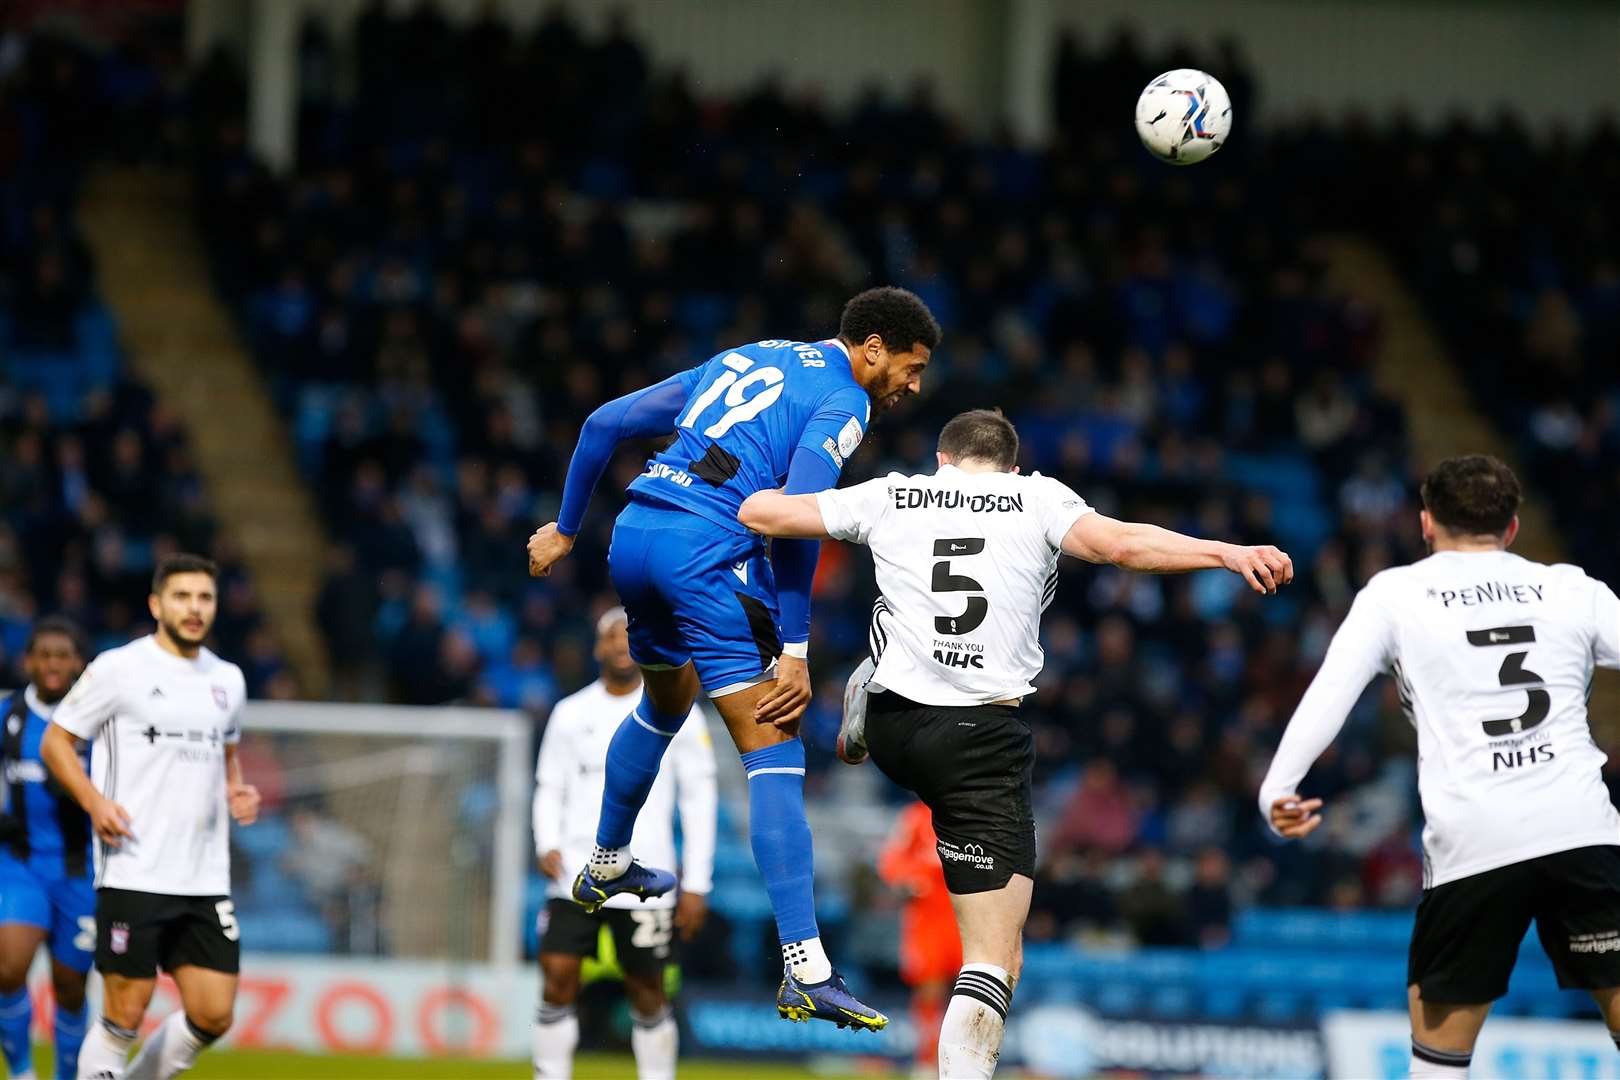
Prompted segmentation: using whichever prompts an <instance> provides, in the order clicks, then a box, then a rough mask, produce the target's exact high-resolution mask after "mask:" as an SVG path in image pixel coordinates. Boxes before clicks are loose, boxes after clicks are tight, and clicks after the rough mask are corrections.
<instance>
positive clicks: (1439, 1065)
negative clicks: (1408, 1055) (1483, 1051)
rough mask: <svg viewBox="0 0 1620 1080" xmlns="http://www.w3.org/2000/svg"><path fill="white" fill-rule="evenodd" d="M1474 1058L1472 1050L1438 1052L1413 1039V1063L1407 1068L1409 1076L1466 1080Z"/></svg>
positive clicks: (1443, 1079)
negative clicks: (1470, 1063)
mask: <svg viewBox="0 0 1620 1080" xmlns="http://www.w3.org/2000/svg"><path fill="white" fill-rule="evenodd" d="M1473 1058H1474V1052H1473V1051H1472V1050H1436V1049H1435V1048H1434V1047H1432V1046H1424V1045H1423V1044H1422V1043H1420V1042H1418V1041H1417V1040H1416V1039H1413V1040H1412V1062H1411V1064H1410V1065H1408V1066H1407V1075H1408V1076H1413V1077H1426V1078H1429V1080H1464V1078H1465V1077H1467V1075H1468V1063H1469V1062H1470V1061H1472V1060H1473Z"/></svg>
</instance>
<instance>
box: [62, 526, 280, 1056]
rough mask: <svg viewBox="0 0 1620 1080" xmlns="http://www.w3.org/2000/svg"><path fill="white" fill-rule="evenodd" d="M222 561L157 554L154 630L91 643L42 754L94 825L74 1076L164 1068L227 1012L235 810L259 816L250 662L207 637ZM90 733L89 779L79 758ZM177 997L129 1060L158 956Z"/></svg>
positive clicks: (218, 1026)
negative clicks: (92, 917)
mask: <svg viewBox="0 0 1620 1080" xmlns="http://www.w3.org/2000/svg"><path fill="white" fill-rule="evenodd" d="M218 580H219V571H218V568H217V567H215V565H214V564H213V563H212V562H211V561H209V560H207V559H204V558H202V557H201V556H197V555H171V556H169V557H167V558H165V559H164V560H162V562H160V563H159V564H158V567H157V571H156V573H154V574H153V578H152V595H151V596H150V598H149V599H148V601H147V603H148V607H149V608H150V609H151V613H152V618H153V620H154V621H156V623H157V631H156V632H155V633H153V634H152V635H150V636H148V637H143V638H138V639H136V640H135V641H132V642H130V643H129V644H128V645H124V646H121V647H119V648H117V649H110V650H108V651H107V652H104V653H102V654H101V655H100V656H98V657H97V658H96V659H95V660H94V661H93V662H92V663H91V664H90V666H89V667H88V668H86V669H85V672H84V674H83V675H81V676H80V677H79V681H78V682H77V683H75V684H74V686H73V689H72V690H71V691H70V692H69V693H68V695H67V697H65V698H63V699H62V703H61V704H60V705H58V706H57V708H56V713H55V715H54V716H52V718H51V727H50V729H49V730H48V731H47V732H46V733H45V738H44V740H43V744H42V746H41V748H40V756H41V757H42V758H43V759H44V761H45V764H46V766H47V767H48V768H49V769H50V770H51V773H52V774H53V775H54V776H55V777H56V779H57V780H58V781H59V782H60V783H61V784H62V786H63V787H65V788H67V790H68V793H69V794H70V795H72V796H73V798H74V799H76V800H77V801H78V803H79V805H80V806H82V807H84V809H85V812H86V813H88V814H89V815H90V824H91V827H92V828H93V830H94V832H95V838H96V845H95V849H96V850H95V863H96V970H98V971H100V972H101V979H102V1007H101V1011H102V1017H101V1022H100V1023H98V1024H95V1025H93V1026H92V1028H91V1030H90V1033H89V1034H88V1035H87V1036H86V1038H85V1041H84V1048H83V1049H82V1050H81V1051H80V1052H79V1077H80V1080H123V1078H124V1077H125V1076H128V1077H129V1078H130V1080H154V1078H159V1080H167V1078H168V1077H172V1076H178V1075H179V1074H180V1073H182V1072H184V1071H186V1070H187V1069H189V1068H190V1067H191V1066H192V1064H193V1063H194V1062H195V1061H196V1059H197V1054H198V1052H200V1051H201V1050H202V1049H203V1048H204V1047H206V1046H208V1045H209V1044H210V1043H212V1042H213V1041H214V1040H215V1039H217V1038H219V1037H220V1036H221V1035H223V1034H225V1032H226V1030H227V1029H228V1028H229V1027H230V1026H231V1016H232V1013H233V1012H234V1010H235V1006H236V980H237V971H238V967H239V961H240V951H241V944H240V938H241V932H240V930H239V928H238V926H237V922H236V912H235V908H234V907H233V906H232V904H231V897H230V891H231V861H230V837H229V831H230V819H231V818H235V819H236V821H238V822H239V823H241V824H243V825H247V824H251V823H252V822H253V820H254V819H255V818H256V817H257V816H258V811H259V793H258V791H257V790H256V789H255V788H254V787H253V786H252V785H251V784H247V783H245V782H243V780H242V767H241V762H240V761H239V760H238V758H237V753H236V744H237V742H238V740H239V738H240V733H241V715H242V703H243V701H244V699H245V698H246V696H247V694H246V688H245V686H244V683H243V680H242V670H241V669H240V668H238V667H237V666H236V665H235V664H232V663H229V662H227V661H225V660H221V659H220V658H219V657H217V656H215V655H214V654H213V653H212V652H210V651H209V650H208V649H206V648H204V647H203V642H204V641H205V640H207V638H208V631H209V629H210V628H211V627H212V626H213V623H214V612H215V610H216V606H217V596H218V589H217V586H216V582H217V581H218ZM83 742H90V743H91V744H92V747H91V770H92V772H93V773H94V776H95V778H94V780H92V779H91V777H90V776H89V775H87V774H86V773H85V771H84V765H83V764H82V763H81V762H80V760H79V750H78V748H79V746H80V745H81V744H82V743H83ZM160 967H161V968H162V969H163V970H164V971H166V972H168V973H169V974H170V975H171V976H173V977H174V981H175V983H176V984H177V985H178V986H179V988H180V1002H181V1008H180V1009H179V1010H178V1011H176V1012H175V1013H174V1014H172V1015H171V1016H169V1017H168V1018H167V1019H166V1020H164V1021H163V1023H162V1024H161V1025H160V1026H159V1027H158V1029H157V1030H156V1031H155V1032H153V1033H152V1035H151V1037H149V1038H148V1039H147V1040H146V1044H145V1045H144V1046H142V1047H141V1052H140V1054H139V1055H138V1056H137V1057H136V1058H135V1061H134V1062H133V1063H131V1064H129V1066H128V1071H127V1072H126V1071H125V1062H126V1059H127V1058H128V1056H129V1050H130V1047H131V1046H132V1045H133V1044H134V1041H135V1037H136V1033H137V1032H138V1031H139V1029H140V1026H141V1020H142V1018H143V1017H144V1016H145V1015H146V1007H147V1005H148V1004H149V1003H150V1002H151V1000H152V990H153V988H154V987H155V985H156V981H157V972H158V968H160Z"/></svg>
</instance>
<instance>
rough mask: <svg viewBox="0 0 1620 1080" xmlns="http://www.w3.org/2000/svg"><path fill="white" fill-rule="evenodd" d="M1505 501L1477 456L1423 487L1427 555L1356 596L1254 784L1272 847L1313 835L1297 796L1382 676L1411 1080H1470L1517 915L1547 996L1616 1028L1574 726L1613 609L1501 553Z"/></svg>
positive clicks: (1616, 955)
mask: <svg viewBox="0 0 1620 1080" xmlns="http://www.w3.org/2000/svg"><path fill="white" fill-rule="evenodd" d="M1519 498H1520V496H1519V482H1518V480H1517V479H1516V478H1515V477H1514V475H1513V472H1512V471H1511V470H1510V469H1508V467H1507V466H1506V465H1504V464H1502V463H1501V462H1500V461H1497V460H1496V459H1495V458H1491V457H1485V456H1482V455H1471V456H1467V457H1457V458H1450V459H1448V460H1446V461H1443V462H1441V463H1440V464H1439V465H1438V466H1437V467H1436V468H1435V469H1434V471H1433V472H1431V473H1430V474H1429V476H1428V478H1427V479H1426V480H1425V481H1424V482H1423V507H1424V508H1423V512H1422V527H1423V538H1424V540H1425V541H1426V542H1427V543H1428V545H1429V549H1430V551H1431V552H1433V554H1431V555H1430V556H1429V557H1428V558H1426V559H1423V560H1421V561H1419V562H1416V563H1413V564H1412V565H1411V566H1402V567H1396V568H1394V569H1390V570H1385V571H1384V572H1383V573H1380V574H1376V575H1374V576H1373V578H1372V580H1371V581H1369V582H1367V586H1366V588H1364V589H1362V590H1361V593H1360V594H1359V595H1358V596H1357V597H1356V600H1355V603H1354V604H1353V605H1351V608H1350V613H1349V614H1348V615H1346V616H1345V620H1344V624H1343V625H1342V626H1340V627H1339V630H1338V633H1336V634H1335V635H1334V637H1333V644H1332V645H1331V646H1330V647H1329V648H1328V651H1327V655H1326V657H1324V658H1323V660H1322V668H1321V670H1320V671H1318V672H1317V674H1316V678H1315V679H1314V680H1312V682H1311V686H1310V689H1309V690H1307V691H1306V692H1305V697H1304V699H1303V700H1302V701H1300V703H1299V708H1298V709H1297V710H1296V711H1295V713H1294V716H1293V719H1292V720H1290V721H1289V722H1288V729H1287V731H1286V732H1284V734H1283V738H1282V743H1281V744H1280V745H1279V746H1278V747H1277V756H1276V758H1275V760H1273V761H1272V763H1271V770H1270V771H1269V772H1268V773H1267V774H1266V779H1265V782H1264V783H1263V784H1262V785H1261V788H1260V811H1261V813H1262V814H1264V815H1265V817H1266V818H1267V820H1268V821H1269V822H1270V823H1271V827H1272V828H1273V829H1274V830H1276V831H1277V832H1278V833H1279V834H1280V835H1282V836H1286V837H1291V838H1292V837H1301V836H1306V835H1308V834H1309V833H1311V832H1312V831H1313V830H1315V829H1316V827H1317V826H1318V825H1320V824H1321V823H1322V816H1321V814H1320V813H1318V811H1319V810H1320V809H1321V806H1322V800H1320V799H1304V798H1301V797H1300V794H1299V787H1300V782H1301V781H1302V780H1304V778H1305V774H1306V772H1307V771H1308V770H1309V769H1310V767H1311V764H1312V763H1313V762H1314V761H1315V760H1316V759H1317V757H1318V756H1319V755H1320V754H1321V753H1322V751H1323V750H1325V749H1327V747H1328V744H1329V743H1331V742H1332V741H1333V738H1334V736H1336V735H1337V734H1338V733H1339V729H1340V728H1341V727H1342V726H1343V725H1344V721H1345V717H1346V715H1347V714H1348V713H1349V711H1350V708H1351V706H1353V705H1354V704H1355V703H1356V700H1357V699H1358V698H1359V697H1360V696H1361V693H1362V691H1363V690H1364V689H1366V686H1367V683H1368V682H1370V681H1371V680H1372V678H1373V676H1375V675H1378V674H1379V673H1381V672H1386V671H1387V672H1391V673H1392V674H1393V675H1394V676H1395V682H1396V686H1397V689H1398V690H1399V692H1400V697H1401V703H1402V705H1403V706H1404V707H1405V708H1406V711H1407V714H1408V716H1409V717H1410V718H1411V721H1412V723H1413V726H1415V727H1416V728H1417V740H1418V792H1419V795H1420V796H1421V799H1422V802H1423V816H1424V819H1425V823H1424V829H1423V899H1422V901H1421V902H1420V903H1419V904H1418V909H1417V923H1416V925H1415V926H1414V927H1413V929H1412V947H1411V952H1410V956H1409V959H1408V965H1407V984H1408V985H1407V999H1408V1002H1409V1004H1410V1011H1411V1016H1412V1058H1411V1066H1410V1067H1411V1075H1413V1076H1420V1077H1424V1076H1427V1077H1464V1076H1467V1075H1468V1064H1469V1061H1470V1060H1471V1058H1472V1057H1473V1052H1474V1041H1475V1039H1477V1038H1478V1036H1479V1030H1480V1028H1481V1026H1482V1025H1483V1024H1484V1023H1485V1016H1486V1014H1487V1013H1488V1012H1490V1008H1491V1002H1493V1001H1495V1000H1496V999H1497V998H1499V997H1501V996H1502V995H1503V994H1504V993H1506V992H1507V986H1508V975H1509V973H1511V972H1512V970H1513V963H1514V961H1515V960H1516V959H1517V958H1518V955H1519V943H1520V942H1521V941H1523V940H1524V935H1525V932H1526V931H1527V930H1528V929H1529V928H1530V920H1531V919H1534V920H1535V922H1536V930H1537V933H1538V934H1539V935H1540V937H1541V943H1542V945H1543V946H1544V947H1545V948H1546V950H1547V955H1548V956H1549V957H1551V958H1552V962H1553V967H1554V969H1555V970H1556V971H1557V973H1558V983H1559V985H1560V986H1563V987H1566V988H1572V987H1573V988H1579V989H1583V990H1590V991H1591V992H1592V994H1593V996H1594V997H1596V998H1597V1001H1598V1005H1599V1006H1600V1007H1601V1008H1602V1010H1603V1015H1604V1017H1605V1018H1606V1019H1607V1020H1608V1023H1609V1029H1610V1030H1611V1031H1613V1032H1620V813H1616V812H1615V808H1614V805H1613V804H1612V803H1611V802H1610V801H1609V793H1608V789H1607V788H1605V787H1604V784H1603V775H1602V773H1603V764H1604V761H1605V760H1606V755H1605V754H1604V753H1603V751H1602V750H1600V749H1598V747H1597V745H1596V744H1595V743H1594V742H1593V741H1592V733H1591V731H1590V730H1589V728H1588V727H1587V716H1586V695H1587V692H1588V690H1589V688H1590V686H1591V681H1592V669H1593V667H1594V666H1602V667H1620V599H1616V598H1615V595H1614V592H1613V591H1612V590H1610V588H1609V587H1608V586H1607V585H1604V584H1603V583H1602V582H1599V581H1594V580H1593V579H1591V578H1589V577H1587V576H1586V574H1585V573H1584V572H1583V571H1582V570H1581V569H1580V568H1579V567H1576V566H1567V565H1558V566H1545V565H1543V564H1541V563H1536V562H1531V561H1530V560H1528V559H1521V558H1519V557H1518V556H1517V555H1510V554H1508V552H1507V548H1508V546H1509V545H1510V544H1512V543H1513V539H1514V537H1515V536H1516V535H1517V534H1518V531H1519V519H1518V509H1519ZM1615 1037H1616V1040H1617V1041H1620V1034H1616V1036H1615Z"/></svg>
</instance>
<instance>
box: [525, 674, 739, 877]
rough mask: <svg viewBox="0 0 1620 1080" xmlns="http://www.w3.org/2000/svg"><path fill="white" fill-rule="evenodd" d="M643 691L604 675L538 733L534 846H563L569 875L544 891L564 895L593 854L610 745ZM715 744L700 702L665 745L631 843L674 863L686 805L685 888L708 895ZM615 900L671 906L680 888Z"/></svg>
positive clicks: (653, 862) (642, 858) (562, 704)
mask: <svg viewBox="0 0 1620 1080" xmlns="http://www.w3.org/2000/svg"><path fill="white" fill-rule="evenodd" d="M640 699H641V690H640V688H639V687H638V688H637V689H636V690H635V691H633V692H631V693H629V694H624V695H619V696H616V695H614V694H610V693H608V689H607V687H606V686H604V685H602V681H601V680H600V679H598V680H597V681H596V682H593V683H591V685H589V686H587V687H585V688H584V689H583V690H581V691H579V692H578V693H576V694H570V695H569V696H567V697H565V698H563V699H562V700H561V701H559V702H557V704H556V706H555V707H554V708H553V709H552V710H551V718H550V719H549V720H548V721H546V731H545V734H544V735H542V736H541V737H540V760H539V761H538V762H537V763H536V766H535V789H534V847H535V852H536V854H539V855H544V854H545V853H546V852H548V851H561V852H562V857H563V875H562V877H561V878H560V879H558V880H556V881H552V882H549V883H548V884H547V886H546V895H547V896H550V897H566V896H568V892H569V888H570V887H571V886H572V885H573V882H574V877H573V876H574V874H575V873H577V872H578V871H579V868H580V867H582V866H584V865H585V863H586V862H587V861H588V860H589V859H590V857H591V850H592V848H593V847H594V846H595V844H596V820H597V818H598V817H599V816H600V815H601V812H602V787H603V784H604V782H605V780H606V771H605V768H604V766H605V764H606V762H607V752H608V743H610V742H612V741H613V733H614V732H615V731H617V730H619V724H620V722H622V721H623V720H624V718H625V716H626V715H628V714H629V712H630V710H631V709H632V708H634V707H635V704H636V702H637V701H639V700H640ZM715 771H716V770H715V763H714V743H713V741H712V740H711V739H710V738H709V728H708V724H707V723H706V722H705V721H704V718H703V713H702V711H701V710H699V709H698V708H696V707H694V708H693V709H692V713H691V715H690V716H688V717H687V718H686V723H684V724H682V725H681V730H680V731H678V732H676V733H675V737H674V738H673V739H671V740H670V744H669V749H668V751H666V752H665V754H664V760H663V763H662V765H661V766H660V768H659V770H658V778H657V779H656V780H654V781H653V786H652V790H651V791H650V792H648V794H647V801H646V802H645V803H644V804H642V807H641V813H640V814H639V815H638V816H637V817H636V827H635V831H634V832H633V833H632V834H631V836H630V851H631V853H632V854H634V855H635V857H636V859H637V861H639V862H641V863H642V864H643V865H645V866H655V867H658V868H659V869H662V870H674V869H675V808H676V803H677V801H679V804H680V813H681V840H682V853H683V855H684V857H683V858H682V859H681V867H680V870H681V889H682V890H683V891H685V892H693V893H707V892H708V891H709V890H710V888H712V886H713V881H714V834H715V813H716V807H717V805H718V802H719V796H718V794H717V791H716V787H715ZM604 906H606V907H610V908H668V907H674V906H675V894H674V893H673V892H670V893H665V894H664V895H663V896H660V897H658V898H656V899H653V900H648V901H647V902H646V903H645V904H643V903H642V902H641V901H640V900H638V899H637V898H636V897H634V896H628V895H620V896H615V897H613V898H612V899H610V900H608V902H607V903H606V905H604Z"/></svg>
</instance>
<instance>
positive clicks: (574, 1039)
mask: <svg viewBox="0 0 1620 1080" xmlns="http://www.w3.org/2000/svg"><path fill="white" fill-rule="evenodd" d="M578 1045H579V1016H578V1014H576V1013H575V1012H574V1007H573V1006H572V1005H549V1004H547V1003H546V1002H544V1001H542V1002H541V1003H540V1007H539V1008H537V1009H536V1010H535V1012H534V1080H569V1078H570V1077H572V1076H573V1075H574V1048H575V1047H577V1046H578Z"/></svg>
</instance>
